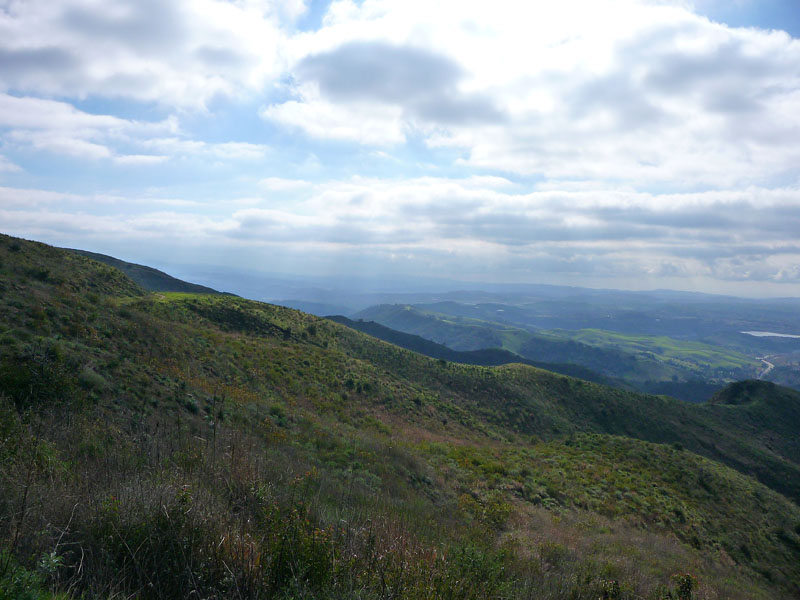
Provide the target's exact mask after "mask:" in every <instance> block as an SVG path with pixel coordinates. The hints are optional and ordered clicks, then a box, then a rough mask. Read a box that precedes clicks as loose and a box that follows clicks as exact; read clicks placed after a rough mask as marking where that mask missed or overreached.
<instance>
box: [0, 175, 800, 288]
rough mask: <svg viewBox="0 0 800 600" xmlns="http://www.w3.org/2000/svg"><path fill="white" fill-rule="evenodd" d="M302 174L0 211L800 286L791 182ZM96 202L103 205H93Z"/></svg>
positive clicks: (519, 275) (597, 274)
mask: <svg viewBox="0 0 800 600" xmlns="http://www.w3.org/2000/svg"><path fill="white" fill-rule="evenodd" d="M296 183H297V185H295V184H296ZM301 183H302V182H300V183H298V182H295V181H292V180H288V181H287V180H279V179H272V180H268V181H267V183H266V185H267V187H269V186H270V185H272V186H273V189H281V188H282V189H283V190H290V191H291V192H292V193H293V194H298V195H299V200H298V201H295V202H293V203H291V204H285V203H281V202H275V203H270V202H269V201H268V200H263V199H262V200H259V199H256V198H250V199H247V198H244V199H243V198H231V199H230V200H227V199H225V198H219V199H217V201H216V202H214V203H213V206H208V205H203V204H198V203H192V202H181V201H180V199H164V198H155V199H150V198H139V197H137V198H123V197H100V198H98V197H94V196H80V195H67V194H56V193H53V192H44V191H38V190H20V189H13V188H0V209H2V212H0V219H2V222H3V223H4V224H5V226H6V227H7V231H9V232H12V233H13V232H23V231H24V232H26V233H27V235H34V234H36V235H38V234H42V235H45V234H46V235H47V236H48V237H50V238H54V237H58V236H61V237H62V238H63V237H65V236H69V235H78V234H80V235H82V236H85V237H86V238H87V239H93V240H107V241H109V240H110V241H113V240H114V239H115V238H117V237H120V236H121V237H124V238H125V239H126V240H129V241H131V243H133V242H134V241H136V240H138V241H139V242H140V243H148V244H149V243H154V244H161V245H164V246H169V245H170V244H180V245H182V246H184V247H191V248H196V247H198V245H200V244H204V245H206V246H207V247H208V248H211V249H213V248H217V249H220V248H242V249H243V250H241V251H235V252H239V254H237V256H238V258H237V259H236V260H237V261H241V262H243V263H248V261H251V257H250V254H249V252H250V251H248V250H247V248H251V249H252V248H267V247H268V248H272V249H273V250H276V251H277V250H280V252H281V253H283V254H284V255H297V256H300V255H303V256H305V255H307V254H308V253H309V252H313V251H318V252H323V254H324V255H325V256H327V257H328V258H329V259H331V260H333V259H334V257H336V256H340V257H343V258H342V260H344V257H347V260H350V261H354V260H356V259H355V257H356V256H362V257H365V259H366V258H367V257H368V258H369V260H370V261H372V262H373V263H375V264H381V261H387V262H386V265H388V264H389V262H391V261H393V260H396V258H394V259H393V258H391V257H392V256H394V257H400V256H402V257H405V258H404V259H403V263H404V264H405V265H406V266H407V268H408V269H412V270H413V269H414V268H416V269H417V270H419V269H425V270H426V271H427V272H429V273H430V274H431V275H446V274H447V273H448V270H449V271H450V276H452V273H453V272H457V273H458V276H459V277H465V278H471V279H481V278H484V279H485V278H492V279H493V278H497V277H498V276H499V277H500V278H501V279H505V280H520V281H537V280H538V281H541V280H542V279H547V278H548V277H551V276H554V275H555V274H558V275H559V276H562V277H567V276H572V277H576V278H581V279H584V278H587V277H593V278H598V279H602V278H621V277H627V278H629V279H631V280H635V279H636V278H650V279H653V280H657V279H658V278H664V277H669V278H671V280H672V281H673V282H679V281H681V280H683V281H689V280H692V279H693V278H706V279H712V278H716V279H717V280H727V281H733V282H736V281H739V282H748V281H750V282H752V281H764V282H773V283H775V284H778V283H780V284H793V285H800V272H798V270H797V268H796V265H797V264H800V241H798V240H797V237H796V232H797V231H800V189H798V188H791V187H790V188H781V189H772V190H770V189H763V188H749V189H747V190H743V191H738V192H730V191H713V192H702V193H700V192H697V193H682V194H669V195H654V194H648V193H643V192H632V191H624V190H621V191H608V190H598V191H591V190H579V191H569V192H568V191H550V190H546V191H534V192H530V191H525V190H523V189H519V188H517V187H515V186H506V185H498V183H502V182H498V181H494V180H491V179H490V180H487V181H485V182H484V185H481V184H480V183H481V182H480V180H479V179H476V178H465V179H447V178H433V177H423V178H416V179H401V180H383V179H375V178H353V179H350V180H345V181H330V182H326V183H317V184H314V185H313V186H312V185H305V186H304V185H301ZM98 203H101V204H102V205H104V206H105V207H106V209H105V211H104V213H106V214H103V215H98V214H92V213H93V210H92V209H93V207H95V206H97V205H98ZM165 205H166V206H169V207H170V211H164V210H163V208H164V206H165ZM132 207H135V210H134V209H133V208H132ZM209 208H213V211H214V212H213V214H210V213H209V212H208V209H209ZM45 239H47V238H45ZM209 251H210V250H209ZM342 264H344V263H342ZM414 265H416V267H414ZM340 266H341V265H340ZM453 269H456V271H452V270H453Z"/></svg>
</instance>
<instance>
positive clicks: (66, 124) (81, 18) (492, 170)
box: [0, 0, 800, 295]
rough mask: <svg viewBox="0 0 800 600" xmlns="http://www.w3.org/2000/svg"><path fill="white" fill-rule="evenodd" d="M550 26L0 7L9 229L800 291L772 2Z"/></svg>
mask: <svg viewBox="0 0 800 600" xmlns="http://www.w3.org/2000/svg"><path fill="white" fill-rule="evenodd" d="M555 4H556V3H539V2H532V3H520V2H511V1H508V2H506V1H503V0H495V1H494V2H492V3H486V2H483V1H474V2H471V1H469V0H458V1H452V2H450V1H441V2H437V3H430V2H422V1H417V0H364V1H363V2H359V3H356V2H351V1H346V0H341V1H334V2H331V3H322V4H319V5H318V4H314V5H313V6H306V5H305V4H304V3H303V2H302V1H301V0H293V1H287V2H266V1H259V0H234V1H223V0H173V1H171V2H150V1H149V0H148V1H141V0H135V1H134V0H130V1H123V0H103V1H99V0H63V1H57V2H54V1H52V0H47V1H45V0H25V1H16V0H6V1H3V0H0V186H2V187H0V231H3V232H6V233H11V234H14V235H22V236H24V237H28V238H33V239H40V240H43V241H47V242H50V243H55V244H59V245H69V246H73V247H82V248H86V249H89V250H95V251H100V252H105V253H109V254H114V255H117V256H119V257H120V258H124V259H127V260H134V261H139V262H146V263H148V264H155V265H169V264H170V262H175V263H178V262H183V263H191V262H203V261H205V262H210V263H212V264H215V265H222V266H224V265H230V266H236V267H239V268H241V267H250V268H253V269H260V270H264V271H272V272H288V273H295V274H298V273H299V274H302V273H309V274H313V273H316V274H321V273H326V272H333V273H337V272H339V273H363V272H365V271H366V272H375V273H384V274H385V273H390V274H396V275H398V276H402V275H404V274H406V275H432V276H444V277H449V278H455V279H466V280H474V281H480V280H485V281H488V280H491V281H509V282H512V281H513V282H557V283H568V284H572V285H593V286H600V285H605V286H609V287H675V288H682V289H696V290H700V291H724V292H734V293H741V294H746V295H800V236H798V233H800V167H798V165H800V40H798V39H796V38H795V37H793V36H792V34H791V33H789V32H787V31H783V30H781V29H780V27H781V24H780V23H776V24H773V25H772V27H774V29H765V28H762V27H763V23H761V22H759V21H758V19H756V16H757V5H758V3H756V2H752V3H748V2H742V3H739V4H737V6H739V7H740V13H739V14H738V16H739V18H740V20H744V21H745V24H751V25H753V26H751V27H733V26H729V25H726V24H725V23H723V22H717V21H714V20H713V19H714V15H715V14H716V13H715V10H714V7H715V4H716V3H715V2H714V1H712V0H708V1H706V2H700V3H698V4H696V5H695V4H692V3H689V2H683V1H678V0H676V1H672V2H668V1H664V2H658V1H654V0H614V1H613V2H603V3H600V2H594V1H592V0H580V1H579V0H562V1H561V2H559V3H557V6H556V5H555ZM784 8H785V10H786V11H792V10H797V8H796V4H793V2H791V1H790V0H787V2H786V4H785V7H784ZM726 10H727V11H728V12H729V13H730V10H731V9H730V7H729V6H727V7H726ZM786 14H790V13H788V12H787V13H786ZM754 15H755V16H754ZM747 19H750V20H751V21H752V22H751V23H750V22H748V21H747ZM788 22H790V20H787V23H788ZM739 24H741V23H739ZM755 25H759V26H762V27H756V26H755ZM790 29H791V28H790ZM794 33H795V35H796V32H794Z"/></svg>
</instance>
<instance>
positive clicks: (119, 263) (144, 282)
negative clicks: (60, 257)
mask: <svg viewBox="0 0 800 600" xmlns="http://www.w3.org/2000/svg"><path fill="white" fill-rule="evenodd" d="M68 250H69V251H70V252H75V253H76V254H80V255H82V256H86V257H88V258H91V259H92V260H96V261H98V262H101V263H104V264H107V265H110V266H112V267H115V268H117V269H119V270H120V271H122V272H123V273H125V274H126V275H127V276H128V277H130V278H131V279H132V280H133V281H135V282H136V283H138V284H139V285H140V286H142V287H143V288H144V289H146V290H148V291H151V292H185V293H189V294H224V293H225V292H218V291H217V290H214V289H211V288H210V287H206V286H204V285H199V284H197V283H189V282H188V281H182V280H180V279H178V278H176V277H173V276H172V275H167V274H166V273H164V272H163V271H159V270H158V269H154V268H153V267H146V266H144V265H137V264H135V263H129V262H125V261H124V260H120V259H118V258H114V257H113V256H106V255H105V254H98V253H96V252H89V251H87V250H74V249H71V248H70V249H68ZM227 295H231V294H227Z"/></svg>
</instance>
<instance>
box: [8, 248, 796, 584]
mask: <svg viewBox="0 0 800 600" xmlns="http://www.w3.org/2000/svg"><path fill="white" fill-rule="evenodd" d="M498 331H501V332H502V327H501V328H499V329H498ZM508 339H509V340H511V341H514V338H513V336H512V337H509V338H508ZM798 422H800V393H797V392H794V391H792V390H789V389H786V388H782V387H780V386H773V385H771V384H765V383H763V382H751V381H746V382H741V383H737V384H732V385H730V386H727V387H726V388H725V389H724V390H723V391H722V392H720V394H719V396H718V398H717V399H716V400H715V401H714V402H709V403H705V404H701V405H693V404H688V403H684V402H679V401H677V400H674V399H672V398H668V397H664V396H652V395H647V394H641V393H635V392H631V391H628V390H622V389H618V388H612V387H608V386H604V385H599V384H596V383H591V382H588V381H584V380H581V379H576V378H573V377H568V376H564V375H560V374H557V373H552V372H549V371H546V370H543V369H540V368H535V367H532V366H530V365H527V364H519V363H515V364H506V365H502V366H496V367H486V366H478V365H471V364H461V363H457V362H453V361H448V360H436V359H432V358H429V357H427V356H424V355H422V354H419V353H416V352H412V351H409V350H406V349H404V348H400V347H398V346H397V345H394V344H390V343H387V342H384V341H382V340H380V339H376V338H375V337H373V336H370V335H365V334H364V333H362V332H360V331H356V330H354V329H351V328H349V327H345V326H343V325H341V324H339V323H336V322H333V321H331V320H326V319H320V318H317V317H314V316H312V315H309V314H307V313H303V312H301V311H298V310H294V309H290V308H285V307H280V306H275V305H270V304H265V303H261V302H256V301H252V300H246V299H243V298H239V297H232V296H225V295H220V294H208V293H206V294H192V293H169V292H159V293H153V292H148V291H147V290H146V289H144V288H143V287H142V286H141V285H139V284H137V283H135V282H134V281H133V280H132V279H131V278H130V277H128V276H127V275H126V274H125V273H123V272H122V271H121V270H120V269H117V268H115V267H111V266H109V265H107V264H103V263H100V262H98V261H95V260H91V259H89V258H87V257H86V256H84V255H81V254H77V253H74V252H68V251H64V250H60V249H57V248H53V247H50V246H47V245H45V244H39V243H34V242H27V241H24V240H19V239H16V238H11V237H8V236H2V235H0V597H3V598H5V597H8V598H55V597H58V598H62V597H63V598H66V597H75V598H78V597H80V598H86V599H87V600H91V599H94V598H98V599H99V598H108V597H109V596H114V597H130V598H133V597H136V598H141V599H142V600H160V599H163V598H186V597H198V598H242V599H255V598H330V599H342V598H350V597H353V596H358V597H359V598H361V599H362V600H379V599H385V598H388V597H392V598H397V599H398V600H413V599H416V598H431V599H436V598H452V599H458V600H483V599H485V598H505V599H508V600H524V599H527V598H537V599H541V600H556V599H558V598H567V597H569V598H576V599H577V598H586V599H590V598H591V599H594V598H608V599H611V598H617V599H619V600H623V599H624V600H631V599H633V598H647V599H652V600H657V599H658V600H660V599H663V598H668V597H671V598H680V597H684V598H687V597H695V598H725V599H726V600H778V599H780V600H784V599H786V600H790V599H793V598H797V597H798V596H800V586H798V582H800V505H798V502H800V439H799V438H798V435H797V424H798Z"/></svg>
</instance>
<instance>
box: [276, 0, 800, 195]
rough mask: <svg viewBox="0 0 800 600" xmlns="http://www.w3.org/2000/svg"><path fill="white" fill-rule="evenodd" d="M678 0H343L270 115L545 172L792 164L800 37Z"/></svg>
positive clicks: (639, 175)
mask: <svg viewBox="0 0 800 600" xmlns="http://www.w3.org/2000/svg"><path fill="white" fill-rule="evenodd" d="M683 4H684V3H681V2H675V3H667V2H645V1H641V2H640V1H636V0H615V1H614V2H604V3H598V2H587V1H583V0H565V1H564V2H559V3H519V2H511V1H504V0H499V1H498V2H493V3H491V4H487V3H485V2H477V1H475V2H470V1H467V2H465V1H462V0H459V1H456V0H452V1H443V2H437V3H435V4H431V3H429V2H423V1H422V0H402V1H400V0H366V1H364V2H362V3H359V4H356V3H354V2H351V1H349V0H341V1H337V2H334V3H333V4H332V5H331V7H330V10H329V13H328V15H327V16H326V18H325V21H324V27H323V28H322V29H321V30H319V31H317V32H314V33H311V34H305V35H303V36H296V37H295V38H293V39H291V40H290V41H289V42H288V48H289V49H288V53H289V56H291V57H292V59H293V61H294V62H293V64H294V67H293V68H292V74H293V75H294V77H295V82H296V84H295V88H294V93H295V97H294V98H292V99H290V100H287V101H285V102H283V103H279V104H273V105H271V106H269V107H268V108H267V109H265V110H264V111H263V113H262V115H263V116H264V117H265V118H268V119H271V120H273V121H276V122H279V123H283V124H285V125H289V126H292V127H294V128H299V129H301V130H303V131H304V132H305V133H306V134H308V135H309V136H312V137H316V138H323V139H331V138H333V139H342V140H349V141H356V142H359V143H362V144H365V145H370V146H378V147H382V146H391V145H397V144H400V143H402V142H404V141H407V140H408V139H409V138H410V137H411V136H414V137H421V138H422V139H424V140H425V141H426V143H427V144H428V145H429V146H431V147H432V148H451V149H453V150H457V151H462V152H465V153H466V154H465V156H464V158H463V159H462V160H461V162H460V164H461V165H462V166H464V167H465V168H479V169H488V170H493V171H500V172H513V173H521V174H530V175H540V176H543V177H545V178H572V179H594V180H613V181H626V182H631V183H633V184H635V185H637V186H639V187H642V186H644V187H648V186H659V187H663V186H664V185H670V186H673V187H675V186H677V187H681V186H697V185H706V186H708V185H710V186H719V187H727V186H732V185H740V184H742V183H745V184H746V183H748V182H750V183H760V184H763V183H767V182H769V181H770V179H771V178H774V177H781V176H783V175H784V174H785V173H786V172H787V171H791V170H793V169H794V168H795V166H796V165H797V164H800V146H798V144H797V143H796V140H797V139H798V138H799V137H800V109H798V107H799V106H800V102H798V98H800V71H799V70H798V69H797V65H798V64H800V41H798V40H793V39H792V38H790V37H789V36H788V35H787V34H785V33H783V32H774V31H773V32H766V31H760V30H756V29H732V28H728V27H725V26H723V25H720V24H716V23H712V22H710V21H708V20H707V19H705V18H704V17H700V16H698V15H695V14H693V13H692V12H691V11H690V10H689V9H688V8H686V7H685V6H684V5H683ZM426 65H427V66H426ZM414 73H418V74H419V76H414V75H413V74H414ZM437 73H438V75H437ZM425 77H428V78H430V77H433V79H431V80H430V81H428V80H427V79H424V78H425ZM421 78H422V79H421ZM423 84H424V85H423Z"/></svg>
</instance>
